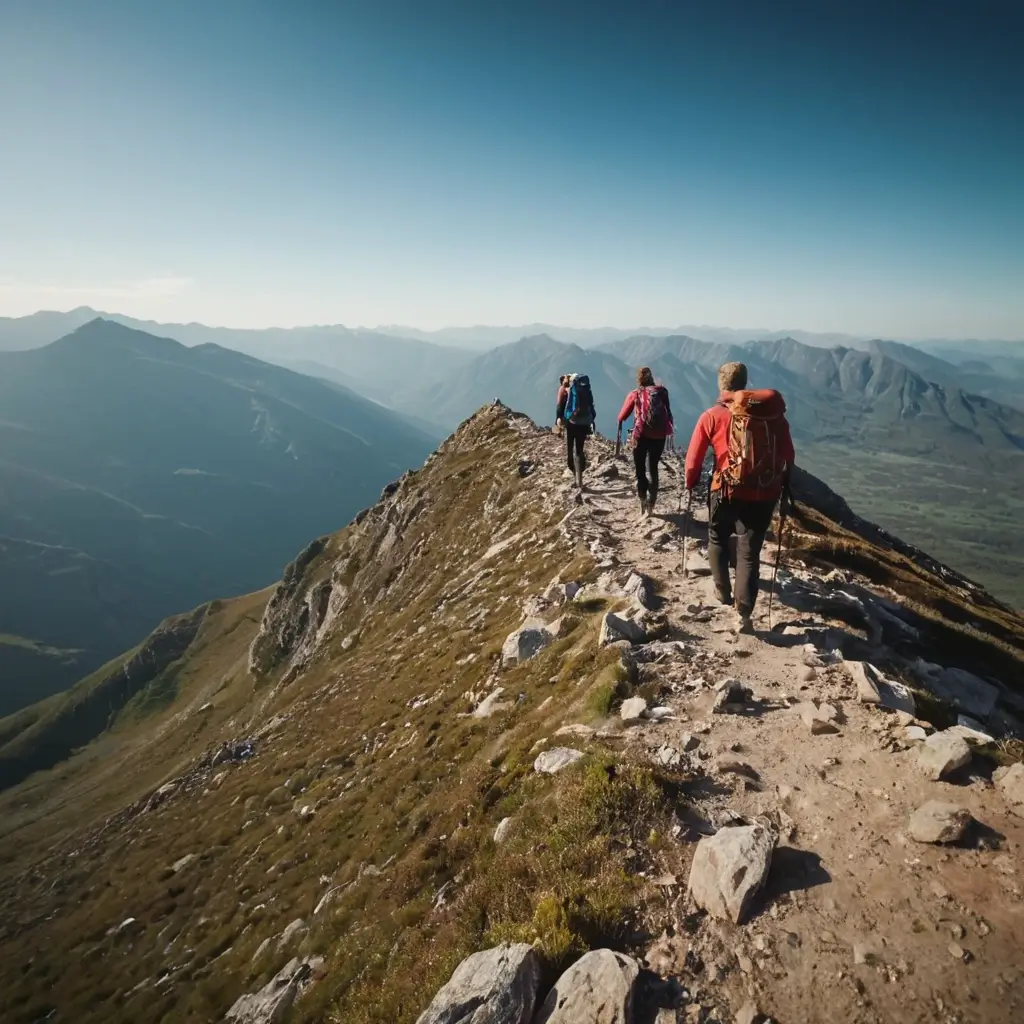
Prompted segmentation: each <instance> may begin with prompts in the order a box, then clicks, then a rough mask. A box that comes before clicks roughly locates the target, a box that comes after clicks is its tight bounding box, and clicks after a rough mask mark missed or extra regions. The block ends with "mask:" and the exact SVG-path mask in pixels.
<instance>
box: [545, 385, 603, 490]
mask: <svg viewBox="0 0 1024 1024" xmlns="http://www.w3.org/2000/svg"><path fill="white" fill-rule="evenodd" d="M596 420H597V410H596V409H595V408H594V393H593V391H591V389H590V378H589V377H588V376H587V375H586V374H584V373H567V374H564V375H563V376H562V378H561V380H560V381H559V387H558V406H557V409H556V411H555V426H556V428H557V429H558V430H562V429H564V430H565V455H566V461H567V463H568V465H569V472H570V473H572V474H573V476H574V477H575V479H576V489H577V491H578V492H579V493H580V494H582V493H583V470H584V469H586V468H587V458H586V455H584V453H583V446H584V444H585V443H586V440H587V438H588V437H589V436H590V435H591V434H592V433H593V432H594V423H595V422H596Z"/></svg>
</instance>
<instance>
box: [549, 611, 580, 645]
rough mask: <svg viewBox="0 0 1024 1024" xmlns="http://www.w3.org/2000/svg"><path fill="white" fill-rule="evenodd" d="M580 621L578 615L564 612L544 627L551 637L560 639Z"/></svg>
mask: <svg viewBox="0 0 1024 1024" xmlns="http://www.w3.org/2000/svg"><path fill="white" fill-rule="evenodd" d="M582 621H583V620H582V619H581V618H580V617H579V616H578V615H571V614H569V613H566V614H565V615H560V616H559V617H558V618H557V619H555V621H554V622H552V623H549V624H548V626H547V627H546V628H547V631H548V632H549V633H550V634H551V636H552V638H553V639H555V640H561V639H563V638H564V637H567V636H568V635H569V634H570V633H571V632H572V631H573V630H574V629H575V628H576V627H577V626H578V625H579V624H580V623H581V622H582Z"/></svg>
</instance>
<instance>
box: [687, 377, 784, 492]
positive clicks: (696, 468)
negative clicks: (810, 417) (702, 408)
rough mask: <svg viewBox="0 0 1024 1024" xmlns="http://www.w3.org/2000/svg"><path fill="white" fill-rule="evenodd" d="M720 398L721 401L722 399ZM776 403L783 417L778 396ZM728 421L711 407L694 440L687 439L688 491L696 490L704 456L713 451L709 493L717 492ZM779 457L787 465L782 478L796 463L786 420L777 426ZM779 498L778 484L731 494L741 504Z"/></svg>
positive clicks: (720, 409) (726, 447) (727, 416)
mask: <svg viewBox="0 0 1024 1024" xmlns="http://www.w3.org/2000/svg"><path fill="white" fill-rule="evenodd" d="M722 397H723V398H724V396H722ZM720 401H721V400H720ZM779 401H780V402H781V403H782V409H781V411H782V412H783V413H785V411H786V403H785V402H783V401H782V396H781V395H780V396H779ZM731 420H732V416H731V414H730V413H729V410H728V409H727V408H726V407H725V406H724V405H721V404H719V405H715V406H712V407H711V408H710V409H708V410H707V411H706V412H704V413H702V414H701V417H700V419H699V420H697V426H696V427H695V428H694V431H693V437H692V438H690V447H689V448H688V449H687V452H686V486H687V489H692V488H694V487H696V486H697V482H698V481H699V480H700V473H701V469H703V467H704V456H705V455H707V452H708V448H713V449H714V452H715V476H714V477H712V484H711V487H712V490H718V489H719V487H720V484H719V483H718V481H717V476H718V473H719V472H720V471H721V470H722V469H723V468H724V467H725V465H726V463H727V461H728V456H729V424H730V422H731ZM778 455H779V457H780V458H781V459H782V460H783V461H784V462H785V463H786V474H785V475H788V471H789V467H790V466H792V465H793V462H794V460H795V459H796V453H795V452H794V451H793V438H792V437H791V436H790V433H789V424H788V423H787V422H786V417H785V416H783V417H782V422H781V423H780V425H779V451H778ZM784 478H785V476H784V477H783V479H784ZM781 494H782V483H781V482H780V483H778V484H777V485H776V486H775V487H773V488H771V489H769V490H761V489H760V488H756V487H740V488H737V489H736V490H735V491H734V492H733V494H732V497H733V498H738V499H740V500H741V501H777V500H778V498H779V495H781Z"/></svg>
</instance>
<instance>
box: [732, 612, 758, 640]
mask: <svg viewBox="0 0 1024 1024" xmlns="http://www.w3.org/2000/svg"><path fill="white" fill-rule="evenodd" d="M734 628H735V630H736V632H737V633H738V634H740V635H741V636H753V635H754V621H753V619H751V617H750V616H749V615H744V614H743V612H741V611H740V610H739V609H738V608H737V609H736V625H735V627H734Z"/></svg>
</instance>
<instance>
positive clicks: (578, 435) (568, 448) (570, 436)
mask: <svg viewBox="0 0 1024 1024" xmlns="http://www.w3.org/2000/svg"><path fill="white" fill-rule="evenodd" d="M589 436H590V426H589V425H586V426H584V425H582V424H579V423H566V425H565V456H566V461H567V462H568V464H569V471H570V472H571V473H575V472H576V463H575V462H574V461H573V456H574V454H575V455H576V456H578V457H579V460H580V465H581V466H583V465H585V464H586V463H585V462H584V461H583V443H584V442H585V441H586V439H587V438H588V437H589Z"/></svg>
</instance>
